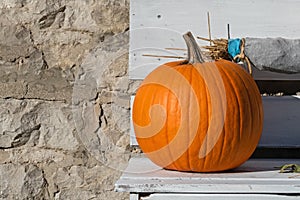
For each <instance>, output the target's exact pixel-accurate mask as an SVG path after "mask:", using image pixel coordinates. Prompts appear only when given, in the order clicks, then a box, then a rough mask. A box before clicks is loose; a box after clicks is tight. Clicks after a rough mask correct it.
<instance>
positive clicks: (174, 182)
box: [115, 157, 300, 194]
mask: <svg viewBox="0 0 300 200" xmlns="http://www.w3.org/2000/svg"><path fill="white" fill-rule="evenodd" d="M299 162H300V160H268V159H251V160H249V161H247V162H246V163H245V164H243V165H242V166H241V167H239V168H237V169H235V170H232V171H229V172H225V173H187V172H177V171H169V170H164V169H161V168H158V167H157V166H156V165H155V164H153V163H152V162H151V161H150V160H149V159H147V158H143V157H141V158H132V159H131V160H130V162H129V165H128V168H127V169H126V172H125V173H124V174H123V175H122V177H121V178H120V179H119V180H118V181H117V183H116V185H115V188H116V191H119V192H134V193H139V192H140V193H199V194H200V193H216V194H220V193H227V194H228V193H251V194H257V193H264V194H272V193H274V194H291V193H296V194H300V176H299V174H298V176H297V174H289V173H279V170H277V169H275V167H278V166H282V165H283V164H286V163H299ZM151 169H152V170H151Z"/></svg>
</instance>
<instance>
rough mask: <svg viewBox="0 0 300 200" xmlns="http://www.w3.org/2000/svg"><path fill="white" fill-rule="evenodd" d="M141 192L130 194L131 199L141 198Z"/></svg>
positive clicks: (138, 199)
mask: <svg viewBox="0 0 300 200" xmlns="http://www.w3.org/2000/svg"><path fill="white" fill-rule="evenodd" d="M139 196H140V195H139V194H132V193H131V194H130V196H129V200H140V198H139Z"/></svg>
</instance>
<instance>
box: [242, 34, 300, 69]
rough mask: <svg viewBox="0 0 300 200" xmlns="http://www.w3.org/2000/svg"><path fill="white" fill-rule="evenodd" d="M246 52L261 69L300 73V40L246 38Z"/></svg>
mask: <svg viewBox="0 0 300 200" xmlns="http://www.w3.org/2000/svg"><path fill="white" fill-rule="evenodd" d="M245 41H246V44H245V54H246V55H247V56H248V58H249V59H250V60H251V62H252V64H253V65H254V66H255V67H257V68H258V69H259V70H269V71H275V72H281V73H300V61H299V60H300V40H299V39H284V38H246V39H245Z"/></svg>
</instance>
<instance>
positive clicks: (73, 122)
mask: <svg viewBox="0 0 300 200" xmlns="http://www.w3.org/2000/svg"><path fill="white" fill-rule="evenodd" d="M0 27H1V29H0V180H1V181H0V199H115V200H118V199H128V198H129V197H128V194H124V193H116V192H114V183H115V181H116V180H117V179H118V177H119V176H120V174H121V172H122V169H124V167H125V166H126V164H127V161H128V159H129V157H130V148H129V136H128V132H129V96H130V95H129V94H130V93H131V92H132V90H133V89H132V88H133V86H132V85H134V83H130V82H129V80H128V77H127V63H128V29H129V0H123V1H122V0H120V1H118V0H112V1H111V0H97V1H95V0H1V1H0Z"/></svg>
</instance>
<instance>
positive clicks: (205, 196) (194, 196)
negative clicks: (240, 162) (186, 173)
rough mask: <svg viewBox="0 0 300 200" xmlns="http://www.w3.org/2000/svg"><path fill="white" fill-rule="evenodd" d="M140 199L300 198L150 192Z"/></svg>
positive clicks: (271, 199)
mask: <svg viewBox="0 0 300 200" xmlns="http://www.w3.org/2000/svg"><path fill="white" fill-rule="evenodd" d="M141 199H142V200H182V199H184V200H199V199H201V200H240V199H241V200H253V199H259V200H277V199H278V200H279V199H281V200H288V199H300V196H287V195H276V194H151V195H150V196H149V197H144V198H143V197H142V198H141Z"/></svg>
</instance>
